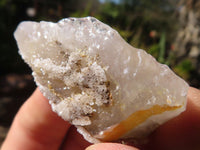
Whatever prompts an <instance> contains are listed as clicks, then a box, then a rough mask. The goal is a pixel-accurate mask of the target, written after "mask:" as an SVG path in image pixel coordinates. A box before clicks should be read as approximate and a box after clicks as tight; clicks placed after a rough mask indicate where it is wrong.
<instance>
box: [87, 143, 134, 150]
mask: <svg viewBox="0 0 200 150" xmlns="http://www.w3.org/2000/svg"><path fill="white" fill-rule="evenodd" d="M86 150H138V149H137V148H134V147H131V146H127V145H123V144H117V143H99V144H94V145H91V146H89V147H88V148H86Z"/></svg>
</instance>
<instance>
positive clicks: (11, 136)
mask: <svg viewBox="0 0 200 150" xmlns="http://www.w3.org/2000/svg"><path fill="white" fill-rule="evenodd" d="M89 145H90V144H89V143H88V142H86V141H85V140H84V139H83V137H82V136H81V135H80V134H79V133H77V131H76V129H75V128H74V127H73V126H71V125H70V124H69V123H68V122H66V121H64V120H63V119H61V118H60V117H58V116H57V114H55V113H54V112H52V110H51V108H50V105H49V104H48V100H47V99H46V98H45V97H44V96H43V95H42V94H41V92H40V91H39V90H38V89H36V91H35V92H34V93H33V95H32V96H31V97H30V98H29V99H28V100H27V101H26V102H25V103H24V105H23V106H22V107H21V109H20V110H19V112H18V113H17V115H16V117H15V119H14V121H13V124H12V126H11V128H10V131H9V133H8V135H7V138H6V140H5V141H4V143H3V145H2V150H13V149H15V150H18V149H20V150H21V149H26V150H32V149H33V150H40V149H41V150H45V149H48V150H56V149H61V150H62V149H63V150H64V149H69V150H82V149H84V148H86V147H87V146H89ZM198 146H199V147H198ZM191 147H194V148H200V91H199V90H197V89H194V88H190V89H189V92H188V105H187V110H186V111H185V112H183V113H182V114H181V115H179V116H178V117H176V118H174V119H172V120H170V121H168V122H167V123H165V124H164V125H162V126H160V127H159V128H158V129H157V130H156V131H155V132H154V133H153V134H152V135H151V136H150V137H149V141H148V143H147V144H145V145H142V146H141V147H140V148H141V149H148V150H150V149H154V150H155V149H162V150H171V149H176V150H177V149H191ZM102 149H103V150H121V149H123V150H136V149H137V148H134V147H131V146H126V145H122V144H116V143H100V144H95V145H92V146H90V147H89V148H88V150H102Z"/></svg>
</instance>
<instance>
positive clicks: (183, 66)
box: [174, 59, 194, 80]
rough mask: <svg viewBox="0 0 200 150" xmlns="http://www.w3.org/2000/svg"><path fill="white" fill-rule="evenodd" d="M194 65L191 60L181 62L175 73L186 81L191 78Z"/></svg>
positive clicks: (175, 68)
mask: <svg viewBox="0 0 200 150" xmlns="http://www.w3.org/2000/svg"><path fill="white" fill-rule="evenodd" d="M193 69H194V68H193V66H192V63H191V61H190V60H189V59H185V60H183V61H181V62H180V63H179V64H178V65H177V66H175V67H174V71H175V72H176V73H177V74H178V75H180V76H181V77H182V78H184V79H185V80H187V79H189V78H190V72H191V71H192V70H193Z"/></svg>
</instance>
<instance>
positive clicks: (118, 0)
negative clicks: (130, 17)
mask: <svg viewBox="0 0 200 150" xmlns="http://www.w3.org/2000/svg"><path fill="white" fill-rule="evenodd" d="M106 1H107V0H99V2H101V3H105V2H106ZM109 1H111V2H114V3H116V4H119V3H120V0H109Z"/></svg>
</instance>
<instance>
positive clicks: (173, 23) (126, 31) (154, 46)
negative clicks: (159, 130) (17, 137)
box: [0, 0, 200, 145]
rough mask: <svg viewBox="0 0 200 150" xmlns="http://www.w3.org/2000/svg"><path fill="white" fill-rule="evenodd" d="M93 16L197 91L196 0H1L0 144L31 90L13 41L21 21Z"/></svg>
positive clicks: (199, 24)
mask: <svg viewBox="0 0 200 150" xmlns="http://www.w3.org/2000/svg"><path fill="white" fill-rule="evenodd" d="M85 16H94V17H96V18H97V19H99V20H101V21H103V22H104V23H106V24H108V25H110V26H112V27H113V28H115V29H116V30H117V31H118V32H119V33H120V34H121V36H122V37H123V38H124V39H125V40H126V41H127V42H129V43H130V44H131V45H133V46H134V47H137V48H142V49H144V50H146V51H147V52H148V53H150V54H151V55H153V56H154V57H155V58H156V59H157V60H158V61H159V62H161V63H164V64H167V65H168V66H169V67H170V68H171V69H172V70H173V71H174V72H175V73H176V74H178V75H179V76H181V77H182V78H183V79H185V80H186V81H187V82H188V83H189V84H190V85H191V86H194V87H196V88H200V1H198V0H57V1H56V0H0V145H1V142H2V141H3V139H4V137H5V136H6V133H7V130H8V129H9V126H10V124H11V122H12V119H13V117H14V115H15V113H16V112H17V110H18V109H19V107H20V106H21V104H22V103H23V102H24V101H25V100H26V98H28V97H29V96H30V94H31V93H32V92H33V90H34V89H35V87H36V86H35V84H34V82H33V78H32V76H31V70H30V68H29V67H28V66H27V65H26V64H25V63H24V62H23V60H22V59H21V57H20V56H19V54H18V48H17V45H16V42H15V40H14V37H13V32H14V31H15V29H16V27H17V25H18V24H19V22H21V21H24V20H33V21H41V20H46V21H53V22H57V21H58V20H60V19H62V18H66V17H85Z"/></svg>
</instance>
